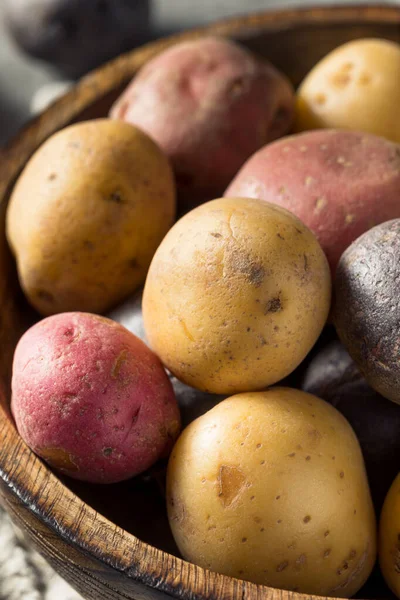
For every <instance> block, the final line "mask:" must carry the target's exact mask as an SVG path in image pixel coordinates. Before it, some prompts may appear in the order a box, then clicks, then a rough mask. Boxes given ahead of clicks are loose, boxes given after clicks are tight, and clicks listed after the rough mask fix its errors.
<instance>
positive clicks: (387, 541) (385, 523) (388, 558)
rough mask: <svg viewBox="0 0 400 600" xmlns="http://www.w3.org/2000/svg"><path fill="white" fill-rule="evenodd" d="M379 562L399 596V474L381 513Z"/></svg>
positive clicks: (388, 581) (384, 574)
mask: <svg viewBox="0 0 400 600" xmlns="http://www.w3.org/2000/svg"><path fill="white" fill-rule="evenodd" d="M379 563H380V567H381V571H382V574H383V576H384V578H385V581H386V583H387V584H388V586H389V587H390V589H391V590H392V592H393V593H394V594H396V596H397V597H398V598H400V475H397V477H396V479H395V480H394V482H393V484H392V487H391V488H390V490H389V492H388V495H387V496H386V500H385V503H384V505H383V509H382V513H381V520H380V526H379Z"/></svg>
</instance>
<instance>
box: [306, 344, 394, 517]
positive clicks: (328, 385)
mask: <svg viewBox="0 0 400 600" xmlns="http://www.w3.org/2000/svg"><path fill="white" fill-rule="evenodd" d="M301 388H302V389H303V390H304V391H306V392H309V393H310V394H315V395H316V396H319V397H320V398H322V399H323V400H326V401H327V402H329V403H330V404H332V405H333V406H334V407H335V408H337V409H338V410H339V411H340V412H341V413H342V414H343V415H344V416H345V417H346V418H347V420H348V421H349V422H350V424H351V426H352V427H353V429H354V431H355V433H356V435H357V437H358V439H359V442H360V445H361V449H362V451H363V455H364V459H365V464H366V468H367V473H368V478H369V482H370V486H371V493H372V498H373V501H374V505H375V508H376V511H377V514H379V513H380V510H381V508H382V504H383V501H384V499H385V496H386V494H387V492H388V490H389V488H390V486H391V484H392V481H393V479H394V478H395V477H396V475H397V473H398V472H399V469H400V406H398V405H397V404H394V403H393V402H389V401H388V400H387V399H386V398H383V397H382V396H380V395H379V394H377V393H376V392H375V391H374V390H373V389H372V388H371V387H370V386H369V385H368V384H367V382H366V381H365V379H364V377H363V376H362V374H361V373H360V371H359V369H358V368H357V365H356V364H355V363H354V361H353V360H352V359H351V357H350V356H349V354H348V352H347V351H346V349H345V348H344V346H343V345H342V344H341V343H340V342H339V341H333V342H329V344H327V345H326V346H325V347H324V348H323V349H321V350H320V352H319V353H318V354H317V355H316V356H314V358H313V360H312V361H311V362H310V364H309V366H308V368H307V370H306V372H305V374H304V379H303V381H302V385H301Z"/></svg>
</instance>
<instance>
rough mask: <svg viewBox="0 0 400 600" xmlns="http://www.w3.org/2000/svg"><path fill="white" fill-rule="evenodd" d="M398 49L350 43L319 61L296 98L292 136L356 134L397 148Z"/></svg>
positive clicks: (375, 41)
mask: <svg viewBox="0 0 400 600" xmlns="http://www.w3.org/2000/svg"><path fill="white" fill-rule="evenodd" d="M399 104H400V45H399V44H396V43H394V42H389V41H388V40H380V39H361V40H354V41H351V42H348V43H347V44H344V45H343V46H340V47H339V48H336V50H333V52H331V53H330V54H328V55H327V56H326V57H325V58H324V59H322V60H321V61H320V62H319V63H318V64H317V65H315V67H314V68H313V69H312V70H311V72H310V73H309V74H308V75H307V77H306V78H305V80H304V81H303V83H302V84H301V86H300V88H299V90H298V93H297V103H296V113H297V114H296V123H295V129H296V130H297V131H304V130H306V129H317V128H321V127H322V128H338V129H356V130H360V131H366V132H369V133H374V134H376V135H380V136H382V137H385V138H387V139H389V140H392V141H393V142H398V143H400V119H399V113H398V107H399Z"/></svg>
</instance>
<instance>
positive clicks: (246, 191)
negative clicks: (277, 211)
mask: <svg viewBox="0 0 400 600" xmlns="http://www.w3.org/2000/svg"><path fill="white" fill-rule="evenodd" d="M225 196H248V197H250V198H260V199H262V200H267V201H268V202H273V203H275V204H278V205H279V206H282V207H284V208H286V209H287V210H290V211H291V212H293V213H294V214H295V215H296V216H297V217H298V218H299V219H301V220H302V221H303V223H305V225H307V227H309V228H310V229H311V230H312V231H313V232H314V233H315V235H316V236H317V238H318V241H319V242H320V244H321V246H322V248H323V250H324V251H325V253H326V255H327V257H328V261H329V264H330V266H331V269H332V272H333V273H334V272H335V269H336V266H337V263H338V261H339V258H340V256H341V255H342V253H343V252H344V250H345V249H346V248H347V247H348V246H349V245H350V244H351V243H352V242H353V241H354V240H355V239H356V238H357V237H358V236H360V235H361V234H362V233H364V232H365V231H367V230H368V229H370V228H371V227H373V226H374V225H377V224H378V223H382V222H384V221H387V220H389V219H394V218H395V217H400V146H399V145H397V144H393V143H392V142H389V141H387V140H384V139H382V138H379V137H377V136H374V135H370V134H367V133H361V132H356V131H339V130H329V131H328V130H323V131H312V132H306V133H303V134H297V135H293V136H290V137H287V138H283V139H281V140H278V141H277V142H274V143H273V144H270V145H268V146H265V147H264V148H262V149H261V150H260V151H259V152H257V153H256V154H254V156H252V157H251V158H250V159H249V160H248V161H247V163H246V164H245V165H244V166H243V168H242V169H241V170H240V171H239V173H238V175H237V176H236V177H235V179H234V180H233V182H232V183H231V185H230V186H229V188H228V189H227V191H226V192H225Z"/></svg>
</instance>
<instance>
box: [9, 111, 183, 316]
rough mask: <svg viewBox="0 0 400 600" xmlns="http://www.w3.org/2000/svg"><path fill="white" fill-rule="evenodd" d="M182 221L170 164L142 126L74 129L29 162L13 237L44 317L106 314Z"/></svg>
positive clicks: (14, 204) (93, 124) (14, 206)
mask: <svg viewBox="0 0 400 600" xmlns="http://www.w3.org/2000/svg"><path fill="white" fill-rule="evenodd" d="M174 215H175V185H174V181H173V174H172V170H171V167H170V165H169V162H168V160H167V158H166V157H165V156H164V154H163V153H162V152H161V150H160V149H159V148H158V146H157V145H156V144H155V143H154V142H153V141H152V140H150V138H149V137H148V136H147V135H145V134H144V133H142V132H141V131H140V130H138V129H136V128H135V127H133V126H132V125H128V124H127V123H122V122H119V121H112V120H107V119H102V120H95V121H88V122H84V123H79V124H76V125H72V126H71V127H68V128H67V129H64V130H62V131H60V132H58V133H56V134H55V135H54V136H52V137H51V138H50V139H49V140H48V141H47V142H45V144H44V145H43V146H41V147H40V148H39V150H38V151H37V152H36V153H35V154H34V156H33V157H32V158H31V160H30V161H29V163H28V165H27V166H26V168H25V169H24V171H23V172H22V175H21V176H20V178H19V180H18V181H17V184H16V186H15V188H14V191H13V193H12V196H11V199H10V204H9V208H8V213H7V236H8V241H9V243H10V246H11V248H12V250H13V252H14V254H15V257H16V260H17V267H18V273H19V278H20V282H21V286H22V288H23V290H24V292H25V294H26V296H27V298H28V299H29V301H30V302H31V304H32V305H33V306H34V307H35V308H36V309H37V310H38V311H39V312H40V313H42V314H43V315H50V314H53V313H57V312H63V311H75V310H79V311H87V312H100V313H101V312H104V311H106V310H107V309H109V308H111V307H112V306H113V305H114V304H116V303H117V302H118V301H120V300H122V299H123V298H124V297H125V296H127V295H128V294H129V293H131V292H133V291H134V290H135V289H136V288H138V287H139V286H140V285H141V284H142V283H143V281H144V279H145V276H146V272H147V269H148V266H149V264H150V261H151V259H152V257H153V254H154V252H155V250H156V248H157V246H158V245H159V243H160V242H161V240H162V238H163V236H164V235H165V233H166V232H167V230H168V229H169V227H170V226H171V224H172V222H173V219H174Z"/></svg>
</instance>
